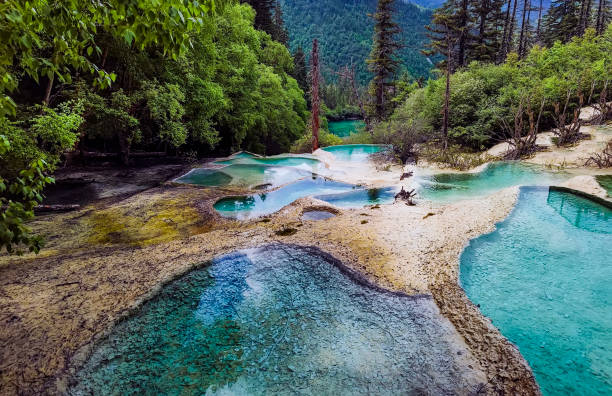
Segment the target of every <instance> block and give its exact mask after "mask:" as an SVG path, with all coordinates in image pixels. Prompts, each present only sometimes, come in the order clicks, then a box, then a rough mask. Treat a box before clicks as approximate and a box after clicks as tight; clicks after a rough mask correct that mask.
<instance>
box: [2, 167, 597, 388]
mask: <svg viewBox="0 0 612 396" xmlns="http://www.w3.org/2000/svg"><path fill="white" fill-rule="evenodd" d="M340 165H342V164H332V166H331V168H333V169H334V170H335V171H336V172H337V173H336V174H350V175H351V176H350V178H349V179H348V181H351V182H354V183H362V184H367V185H372V186H379V185H387V186H388V185H398V186H399V184H398V183H399V175H400V174H401V171H402V169H401V168H400V167H398V166H394V167H391V168H388V169H385V170H380V169H378V170H377V169H375V168H373V167H372V166H370V165H368V166H367V167H365V166H352V165H342V166H340ZM345 181H346V180H345ZM593 183H595V184H593ZM566 185H567V187H570V188H575V189H580V190H582V191H586V192H588V193H591V194H596V195H600V196H601V191H600V190H601V188H600V187H599V190H598V184H596V182H595V181H594V179H593V178H592V177H591V176H580V177H578V178H574V179H571V180H570V181H568V182H567V183H566ZM240 192H241V191H240V190H237V189H207V188H198V187H191V186H177V185H174V184H168V185H165V186H162V187H158V188H154V189H150V190H147V191H145V192H142V193H139V194H136V195H134V196H132V197H129V198H127V199H124V200H122V201H119V202H112V203H110V204H105V205H104V206H100V205H95V204H94V205H91V206H87V207H85V208H83V209H82V210H80V211H77V212H72V213H64V214H55V215H49V216H43V217H40V218H37V219H36V221H34V222H33V224H32V226H33V228H34V229H35V230H37V231H38V232H40V233H41V234H43V235H45V236H46V238H47V241H48V245H47V247H46V248H45V249H44V250H43V252H42V253H41V254H40V255H38V256H34V255H26V256H23V257H8V256H2V257H0V308H1V310H0V312H2V316H1V317H0V323H1V326H0V345H1V348H0V380H1V383H2V384H3V386H2V393H3V394H18V393H43V392H46V393H57V392H61V391H63V390H65V389H66V386H67V383H68V380H69V378H70V376H71V375H72V374H73V373H74V370H75V369H76V368H77V367H78V366H79V365H80V364H81V363H82V362H83V361H84V360H85V359H86V358H87V357H88V355H89V352H90V351H91V348H92V346H93V345H94V342H95V341H96V340H97V339H99V338H100V337H103V336H104V335H105V334H107V333H108V332H109V331H110V329H112V327H113V325H114V324H115V323H116V322H117V321H118V320H121V318H123V317H124V316H125V315H129V314H130V313H131V312H133V311H134V310H135V309H137V308H138V306H139V305H140V304H141V303H142V302H143V301H146V300H147V299H148V298H150V297H151V296H153V295H155V293H156V292H158V291H159V290H160V288H161V287H162V286H163V285H164V284H165V283H166V282H168V281H170V280H172V279H175V278H176V277H177V276H179V275H181V274H184V273H185V272H186V271H189V270H190V269H192V268H194V267H196V266H199V265H202V263H205V262H207V261H209V260H210V259H212V258H213V257H215V256H218V255H221V254H223V253H227V252H230V251H233V250H237V249H243V248H251V247H257V246H261V245H265V244H268V243H277V242H282V243H290V244H295V245H300V246H314V247H317V248H319V249H321V250H322V251H325V252H327V253H329V254H331V255H332V256H333V257H335V258H336V259H338V260H340V261H342V263H344V265H346V266H347V267H349V268H350V269H352V270H355V271H358V272H359V273H360V274H362V275H363V276H365V277H366V278H367V279H368V280H370V281H371V282H374V283H376V284H377V285H380V286H382V287H385V288H387V289H390V290H395V291H402V292H405V293H408V294H428V295H431V296H432V297H433V299H434V301H435V302H436V304H437V305H438V307H439V308H440V311H441V313H442V314H443V315H444V316H445V317H446V318H448V319H449V320H450V322H451V323H452V324H453V325H454V328H455V329H456V332H457V343H458V344H461V345H459V347H461V348H464V349H465V350H466V351H467V354H466V357H465V359H468V360H469V361H471V363H472V365H473V367H474V368H475V370H476V371H479V372H482V374H483V376H484V377H485V378H486V380H487V382H488V383H487V391H488V393H489V394H499V393H512V394H538V393H539V389H538V387H537V384H536V382H535V380H534V377H533V374H532V373H531V370H530V369H529V366H528V365H527V363H526V362H525V360H524V359H523V358H522V356H521V355H520V353H519V352H518V350H517V348H516V347H515V346H514V345H512V344H511V343H509V342H508V341H507V340H506V339H505V338H504V337H503V336H502V335H501V334H500V333H499V331H498V330H497V329H496V328H495V327H494V326H492V325H491V323H490V321H489V320H488V319H487V318H485V317H483V316H482V315H481V314H480V311H479V310H478V308H477V307H475V306H474V305H473V304H472V303H471V302H470V301H469V300H468V299H467V297H466V296H465V293H464V292H463V290H462V289H461V287H460V286H459V284H458V273H459V256H460V254H461V252H462V250H463V248H464V247H465V246H466V244H467V243H468V241H469V240H470V239H472V238H475V237H477V236H479V235H481V234H483V233H487V232H490V231H492V230H493V229H494V227H495V223H497V222H499V221H501V220H502V219H504V218H505V217H506V216H507V215H508V213H510V211H511V210H512V208H513V206H514V204H515V202H516V199H517V195H518V188H509V189H505V190H502V191H499V192H497V193H495V194H492V195H490V196H488V197H482V198H479V199H474V200H468V201H461V202H457V203H454V204H449V205H443V206H440V205H433V204H430V203H420V204H419V205H418V206H407V205H405V204H404V203H401V202H398V203H396V204H393V205H382V206H380V207H366V208H362V209H353V210H344V209H339V208H333V207H329V205H328V204H326V203H324V202H320V201H316V200H314V199H311V198H304V199H301V200H299V201H296V202H294V203H293V204H291V205H289V206H287V207H285V208H284V209H282V210H281V211H279V212H277V213H276V214H274V215H271V216H269V217H267V218H266V219H255V220H251V221H246V222H238V221H233V220H229V219H224V218H221V217H220V216H219V215H218V214H217V213H216V212H215V211H214V210H213V208H212V205H213V203H214V202H215V201H216V200H217V199H219V198H220V197H222V196H226V195H232V194H236V193H240ZM604 194H605V192H604ZM604 196H605V195H604ZM313 208H318V209H321V208H328V210H330V211H333V212H334V213H336V216H335V217H333V218H331V219H328V220H325V221H303V220H302V219H301V215H302V213H303V212H304V211H305V210H310V209H313ZM287 228H291V229H293V230H295V232H294V233H293V234H292V235H288V236H280V235H278V234H277V232H278V231H281V230H285V229H287Z"/></svg>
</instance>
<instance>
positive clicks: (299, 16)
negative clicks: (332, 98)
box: [281, 0, 432, 86]
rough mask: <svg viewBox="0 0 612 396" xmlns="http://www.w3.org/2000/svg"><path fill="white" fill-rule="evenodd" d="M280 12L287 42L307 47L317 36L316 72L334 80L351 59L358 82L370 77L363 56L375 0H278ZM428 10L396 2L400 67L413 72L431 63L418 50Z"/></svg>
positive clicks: (422, 71) (419, 72)
mask: <svg viewBox="0 0 612 396" xmlns="http://www.w3.org/2000/svg"><path fill="white" fill-rule="evenodd" d="M281 4H282V8H283V11H284V13H283V15H284V19H285V23H286V26H287V29H288V30H289V33H290V47H291V48H292V50H293V51H295V50H296V49H297V48H298V47H299V46H301V47H302V48H310V46H311V43H312V39H313V38H315V37H316V38H317V39H319V47H320V52H321V62H322V67H321V71H322V73H323V76H324V78H325V79H326V80H329V81H331V80H335V79H336V75H335V72H336V71H338V70H340V68H341V67H343V66H346V65H350V64H354V65H355V66H356V68H357V70H356V72H357V73H356V74H357V78H358V80H359V82H360V84H361V85H363V86H365V85H367V83H368V82H369V81H370V78H371V75H370V74H369V73H368V71H367V68H366V64H365V60H366V58H367V57H368V55H369V53H370V51H371V47H372V36H373V33H374V20H372V19H371V18H369V17H368V14H372V13H374V12H375V11H376V4H377V1H376V0H355V1H345V0H323V1H311V0H282V1H281ZM431 15H432V11H431V10H430V9H425V8H422V7H419V6H416V5H414V4H412V3H410V2H404V1H397V6H396V13H395V16H394V18H395V20H396V21H397V22H398V23H399V25H400V27H401V29H402V31H403V34H402V35H401V36H400V41H401V42H402V43H403V44H404V46H405V47H404V49H402V50H401V51H400V52H399V58H400V60H401V63H402V67H403V68H405V70H406V71H408V72H409V73H410V74H411V75H412V76H414V77H415V78H416V77H420V76H423V77H427V76H428V74H429V70H430V68H431V63H429V61H428V59H427V58H426V57H425V56H423V55H421V54H420V53H419V49H421V48H423V47H424V45H425V44H426V42H427V37H426V34H425V33H426V31H425V28H424V26H425V25H426V24H427V23H429V21H430V18H431Z"/></svg>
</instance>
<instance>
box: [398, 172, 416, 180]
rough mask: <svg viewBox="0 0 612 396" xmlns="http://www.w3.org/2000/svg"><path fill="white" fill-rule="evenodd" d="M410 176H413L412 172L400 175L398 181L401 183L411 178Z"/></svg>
mask: <svg viewBox="0 0 612 396" xmlns="http://www.w3.org/2000/svg"><path fill="white" fill-rule="evenodd" d="M412 175H413V172H412V171H410V172H404V173H402V176H400V181H402V180H404V179H408V178H409V177H412Z"/></svg>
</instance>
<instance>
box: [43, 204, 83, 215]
mask: <svg viewBox="0 0 612 396" xmlns="http://www.w3.org/2000/svg"><path fill="white" fill-rule="evenodd" d="M80 208H81V205H76V204H74V205H38V206H36V207H35V208H34V212H36V213H50V212H70V211H72V210H78V209H80Z"/></svg>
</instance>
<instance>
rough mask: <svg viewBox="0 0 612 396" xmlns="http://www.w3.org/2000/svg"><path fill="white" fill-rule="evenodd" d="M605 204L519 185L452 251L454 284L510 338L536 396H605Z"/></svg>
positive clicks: (611, 309)
mask: <svg viewBox="0 0 612 396" xmlns="http://www.w3.org/2000/svg"><path fill="white" fill-rule="evenodd" d="M611 254H612V209H610V207H606V206H603V205H601V204H598V203H595V202H593V201H591V200H589V199H586V198H582V197H580V196H577V195H574V194H572V193H569V192H564V191H558V190H554V189H550V190H549V189H548V188H546V187H539V188H535V187H534V188H530V187H527V188H522V189H521V192H520V196H519V200H518V203H517V205H516V207H515V209H514V211H513V212H512V213H511V214H510V216H509V217H508V218H507V219H506V220H504V221H503V222H501V223H499V224H498V226H497V229H496V230H495V231H494V232H492V233H490V234H487V235H483V236H481V237H480V238H477V239H475V240H472V241H471V243H470V245H469V246H468V247H467V248H466V249H465V251H464V252H463V255H462V256H461V285H462V286H463V288H464V289H465V291H466V293H467V295H468V297H469V298H470V299H471V300H472V301H473V302H474V303H475V304H479V305H480V310H481V311H482V313H483V314H484V315H486V316H488V317H490V318H491V320H492V321H493V324H494V325H495V326H497V327H498V328H499V329H500V331H501V332H502V334H504V335H505V336H506V337H508V339H510V341H512V342H513V343H515V344H516V345H518V347H519V349H520V351H521V354H522V355H523V356H524V357H525V358H526V359H527V361H528V362H529V364H530V366H531V367H532V369H533V371H534V374H535V377H536V379H537V381H538V384H539V385H540V388H541V390H542V393H543V394H544V395H610V394H612V282H611V280H612V256H611Z"/></svg>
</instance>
